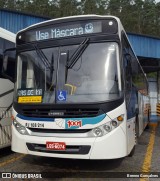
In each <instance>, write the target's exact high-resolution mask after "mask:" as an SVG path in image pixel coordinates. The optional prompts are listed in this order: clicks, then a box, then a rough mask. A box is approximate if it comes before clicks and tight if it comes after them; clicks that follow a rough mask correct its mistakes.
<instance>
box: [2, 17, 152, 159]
mask: <svg viewBox="0 0 160 181" xmlns="http://www.w3.org/2000/svg"><path fill="white" fill-rule="evenodd" d="M16 54H17V75H16V77H15V91H14V100H13V123H12V145H11V146H12V150H13V151H15V152H19V153H25V154H31V155H39V156H47V157H61V158H77V159H114V158H121V157H125V156H127V155H132V154H133V152H134V148H135V145H136V140H137V137H138V136H140V135H141V134H142V132H143V130H144V128H145V127H146V125H147V123H148V119H149V97H148V83H147V79H146V76H145V74H144V72H143V70H142V67H141V66H140V64H139V61H138V59H137V57H136V56H135V54H134V52H133V50H132V47H131V45H130V43H129V41H128V38H127V36H126V33H125V30H124V29H123V27H122V24H121V22H120V20H119V19H118V18H117V17H113V16H98V15H85V16H73V17H65V18H59V19H54V20H49V21H46V22H42V23H39V24H36V25H33V26H30V27H28V28H26V29H24V30H22V31H20V32H18V34H17V37H16ZM6 64H7V63H6V61H5V68H4V72H7V70H8V66H9V64H8V66H6Z"/></svg>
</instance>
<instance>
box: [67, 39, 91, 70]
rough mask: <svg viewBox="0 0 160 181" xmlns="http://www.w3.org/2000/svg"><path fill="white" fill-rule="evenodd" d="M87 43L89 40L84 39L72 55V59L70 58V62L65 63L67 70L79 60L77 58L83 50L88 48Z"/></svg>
mask: <svg viewBox="0 0 160 181" xmlns="http://www.w3.org/2000/svg"><path fill="white" fill-rule="evenodd" d="M88 41H89V38H86V39H85V40H84V41H83V42H82V43H81V44H80V45H79V47H78V48H77V50H76V51H75V52H74V53H73V55H72V57H71V58H70V60H69V61H68V63H67V68H68V69H71V68H72V67H73V66H74V65H75V63H76V62H77V60H78V59H79V57H80V56H81V55H82V54H83V52H84V51H85V49H86V48H87V47H88Z"/></svg>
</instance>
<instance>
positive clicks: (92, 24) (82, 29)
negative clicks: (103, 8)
mask: <svg viewBox="0 0 160 181" xmlns="http://www.w3.org/2000/svg"><path fill="white" fill-rule="evenodd" d="M53 23H54V21H53V22H48V24H47V25H46V24H45V26H40V25H37V27H36V26H35V27H33V28H34V29H33V30H26V31H24V32H22V33H19V34H18V37H17V42H18V44H21V43H25V42H32V41H41V40H48V39H58V38H67V37H72V36H80V35H87V34H95V33H109V34H115V33H117V29H118V28H117V22H116V21H115V20H114V19H110V20H108V19H106V20H104V19H103V20H83V21H74V22H63V23H59V24H53Z"/></svg>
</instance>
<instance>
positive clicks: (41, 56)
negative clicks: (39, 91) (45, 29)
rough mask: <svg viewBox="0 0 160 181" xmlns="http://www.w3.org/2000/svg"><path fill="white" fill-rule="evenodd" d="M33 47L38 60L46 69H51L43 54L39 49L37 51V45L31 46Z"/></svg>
mask: <svg viewBox="0 0 160 181" xmlns="http://www.w3.org/2000/svg"><path fill="white" fill-rule="evenodd" d="M33 47H34V49H35V50H36V53H37V55H38V56H39V58H40V59H41V61H42V62H43V64H44V66H45V67H46V68H51V63H50V62H49V61H48V59H47V57H46V56H45V54H44V53H43V51H42V50H41V49H39V48H38V46H37V45H33Z"/></svg>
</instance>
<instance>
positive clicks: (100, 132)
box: [88, 115, 124, 137]
mask: <svg viewBox="0 0 160 181" xmlns="http://www.w3.org/2000/svg"><path fill="white" fill-rule="evenodd" d="M123 120H124V115H120V116H118V117H116V118H115V119H113V120H111V121H110V122H107V123H105V124H103V125H101V126H98V127H96V128H93V129H92V130H91V131H90V132H89V135H88V136H89V137H90V136H91V137H101V136H104V135H106V134H107V133H109V132H111V131H112V130H114V129H116V128H117V127H118V126H119V125H120V124H121V123H122V122H123Z"/></svg>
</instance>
